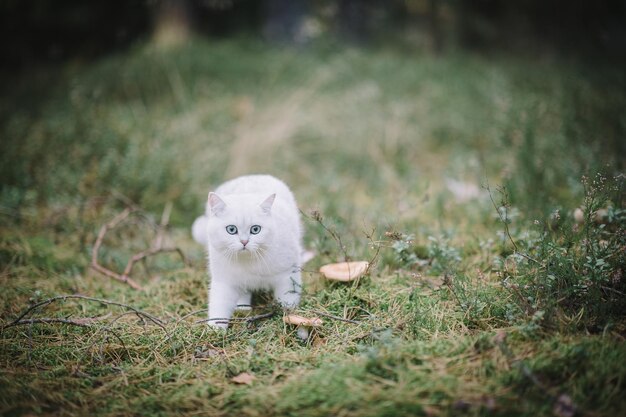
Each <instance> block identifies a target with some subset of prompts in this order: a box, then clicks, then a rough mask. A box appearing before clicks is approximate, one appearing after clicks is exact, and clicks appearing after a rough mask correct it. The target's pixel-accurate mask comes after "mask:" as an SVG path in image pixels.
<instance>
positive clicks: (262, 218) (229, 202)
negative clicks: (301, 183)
mask: <svg viewBox="0 0 626 417" xmlns="http://www.w3.org/2000/svg"><path fill="white" fill-rule="evenodd" d="M275 197H276V194H272V195H270V196H269V197H266V198H265V199H263V198H262V197H259V195H258V194H238V195H226V196H223V197H220V196H218V195H217V194H215V193H209V200H208V208H209V225H208V228H209V233H208V235H209V242H210V244H211V245H212V246H213V247H214V248H215V249H216V250H218V251H219V252H221V253H224V254H227V255H228V256H229V257H230V256H235V257H249V256H252V257H254V256H255V255H257V254H259V255H260V254H261V253H262V252H263V251H264V250H266V249H268V248H269V247H270V246H271V242H272V239H273V231H274V221H273V218H272V205H273V204H274V198H275Z"/></svg>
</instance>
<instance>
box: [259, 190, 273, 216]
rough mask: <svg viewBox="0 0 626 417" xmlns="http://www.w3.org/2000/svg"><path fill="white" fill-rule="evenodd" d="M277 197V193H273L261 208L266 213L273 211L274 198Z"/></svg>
mask: <svg viewBox="0 0 626 417" xmlns="http://www.w3.org/2000/svg"><path fill="white" fill-rule="evenodd" d="M275 198H276V194H272V195H271V196H269V197H267V198H266V199H265V201H264V202H262V203H261V209H262V210H263V212H264V213H267V214H269V212H270V211H272V204H274V199H275Z"/></svg>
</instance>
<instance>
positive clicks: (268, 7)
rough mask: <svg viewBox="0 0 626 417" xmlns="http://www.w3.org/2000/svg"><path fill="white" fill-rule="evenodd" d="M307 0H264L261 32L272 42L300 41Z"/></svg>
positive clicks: (306, 13)
mask: <svg viewBox="0 0 626 417" xmlns="http://www.w3.org/2000/svg"><path fill="white" fill-rule="evenodd" d="M308 13H309V1H308V0H266V2H265V22H264V24H263V34H264V35H265V38H266V39H268V40H270V41H273V42H281V43H296V44H298V43H302V42H304V41H305V40H306V39H304V31H303V25H304V22H305V19H306V17H307V16H308Z"/></svg>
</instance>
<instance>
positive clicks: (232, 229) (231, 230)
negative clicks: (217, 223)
mask: <svg viewBox="0 0 626 417" xmlns="http://www.w3.org/2000/svg"><path fill="white" fill-rule="evenodd" d="M226 231H227V232H228V234H229V235H234V234H236V233H237V226H235V225H232V224H231V225H228V226H226Z"/></svg>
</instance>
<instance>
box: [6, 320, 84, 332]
mask: <svg viewBox="0 0 626 417" xmlns="http://www.w3.org/2000/svg"><path fill="white" fill-rule="evenodd" d="M38 323H46V324H52V323H63V324H70V325H72V326H79V327H91V323H89V322H87V321H85V319H80V320H70V319H60V318H52V317H41V318H38V319H25V320H21V321H18V322H16V323H10V324H7V325H6V326H4V327H3V328H2V330H4V329H6V328H8V327H15V326H25V325H27V324H38Z"/></svg>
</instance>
